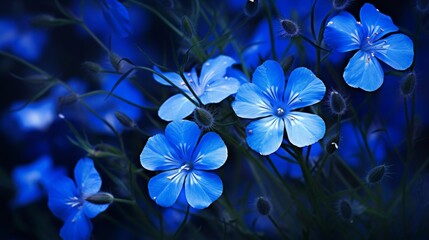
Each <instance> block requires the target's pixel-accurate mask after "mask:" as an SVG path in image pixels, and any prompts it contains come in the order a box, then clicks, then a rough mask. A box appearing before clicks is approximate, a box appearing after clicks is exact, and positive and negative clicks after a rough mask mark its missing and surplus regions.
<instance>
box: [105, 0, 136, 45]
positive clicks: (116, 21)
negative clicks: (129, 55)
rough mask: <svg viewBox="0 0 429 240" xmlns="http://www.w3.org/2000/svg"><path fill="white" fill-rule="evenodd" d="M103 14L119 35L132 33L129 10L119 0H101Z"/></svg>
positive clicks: (125, 35) (123, 35) (124, 35)
mask: <svg viewBox="0 0 429 240" xmlns="http://www.w3.org/2000/svg"><path fill="white" fill-rule="evenodd" d="M100 5H101V8H102V10H103V16H104V19H105V20H106V22H107V24H108V25H109V26H110V27H111V28H112V30H113V32H114V33H115V34H117V35H118V36H119V37H127V36H128V35H130V34H131V21H130V16H129V14H128V10H127V9H126V8H125V6H124V5H122V3H120V2H119V1H117V0H100Z"/></svg>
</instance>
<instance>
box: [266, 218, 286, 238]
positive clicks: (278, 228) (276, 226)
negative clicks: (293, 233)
mask: <svg viewBox="0 0 429 240" xmlns="http://www.w3.org/2000/svg"><path fill="white" fill-rule="evenodd" d="M267 216H268V219H270V222H271V223H272V224H273V225H274V227H275V228H276V229H277V231H278V232H279V233H280V235H282V238H283V239H289V238H288V237H287V236H286V234H285V233H284V232H283V231H282V229H281V228H280V226H279V225H278V224H277V222H276V221H275V220H274V218H273V217H272V216H271V215H270V214H268V215H267Z"/></svg>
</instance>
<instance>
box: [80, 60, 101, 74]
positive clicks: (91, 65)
mask: <svg viewBox="0 0 429 240" xmlns="http://www.w3.org/2000/svg"><path fill="white" fill-rule="evenodd" d="M82 66H83V67H85V69H87V70H88V71H90V72H93V73H98V72H101V71H102V70H103V68H102V67H101V66H100V65H99V64H97V63H95V62H91V61H86V62H84V63H82Z"/></svg>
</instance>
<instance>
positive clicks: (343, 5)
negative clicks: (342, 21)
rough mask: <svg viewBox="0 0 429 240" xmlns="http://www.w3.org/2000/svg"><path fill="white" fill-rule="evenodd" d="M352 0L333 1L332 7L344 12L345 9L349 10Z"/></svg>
mask: <svg viewBox="0 0 429 240" xmlns="http://www.w3.org/2000/svg"><path fill="white" fill-rule="evenodd" d="M350 2H351V0H333V1H332V7H333V8H334V9H335V10H339V11H341V10H344V9H345V8H347V7H348V6H349V4H350Z"/></svg>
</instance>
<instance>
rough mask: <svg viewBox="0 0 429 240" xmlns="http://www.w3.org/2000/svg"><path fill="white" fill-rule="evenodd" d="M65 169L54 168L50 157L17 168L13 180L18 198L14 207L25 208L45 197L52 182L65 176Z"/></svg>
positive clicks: (13, 202) (13, 204)
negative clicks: (24, 206)
mask: <svg viewBox="0 0 429 240" xmlns="http://www.w3.org/2000/svg"><path fill="white" fill-rule="evenodd" d="M64 173H65V171H64V169H63V168H54V167H53V161H52V158H51V157H50V156H48V155H45V156H42V157H40V158H38V159H37V160H36V161H34V162H32V163H30V164H26V165H21V166H17V167H16V168H15V169H14V170H13V171H12V179H13V182H14V184H15V187H16V196H15V198H14V199H13V200H12V206H23V205H26V204H29V203H31V202H34V201H36V200H38V199H40V198H41V197H43V196H44V195H45V190H46V189H48V188H49V186H51V185H52V184H51V183H52V180H54V179H56V178H57V177H59V176H62V175H64Z"/></svg>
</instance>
